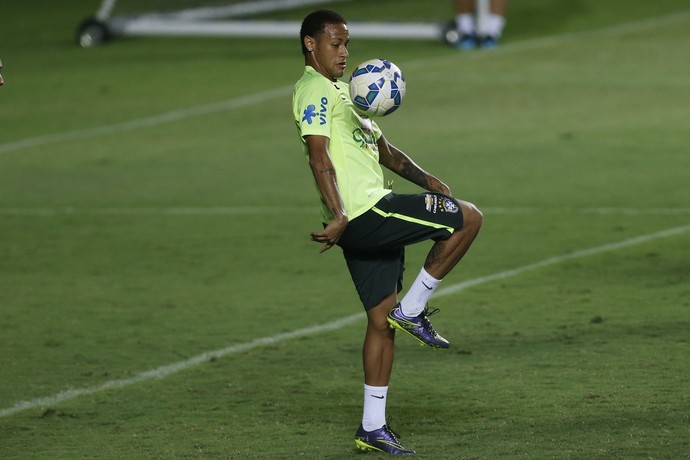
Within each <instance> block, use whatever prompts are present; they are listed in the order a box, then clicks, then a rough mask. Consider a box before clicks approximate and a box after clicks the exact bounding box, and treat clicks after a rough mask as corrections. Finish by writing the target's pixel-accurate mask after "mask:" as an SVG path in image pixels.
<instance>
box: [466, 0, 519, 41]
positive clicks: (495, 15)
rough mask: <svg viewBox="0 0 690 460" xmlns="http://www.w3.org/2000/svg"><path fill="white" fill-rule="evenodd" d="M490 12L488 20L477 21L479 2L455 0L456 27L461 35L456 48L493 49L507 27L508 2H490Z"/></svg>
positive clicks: (495, 0)
mask: <svg viewBox="0 0 690 460" xmlns="http://www.w3.org/2000/svg"><path fill="white" fill-rule="evenodd" d="M488 1H489V11H488V15H487V16H486V19H485V20H483V21H477V3H479V1H478V0H455V13H456V16H455V25H456V28H457V32H458V35H459V40H458V42H457V44H456V46H457V47H458V48H459V49H462V50H471V49H474V48H476V47H477V46H481V47H482V48H485V49H492V48H495V47H496V46H498V42H499V41H500V39H501V35H502V34H503V28H504V27H505V24H506V20H505V11H506V6H507V3H508V0H488Z"/></svg>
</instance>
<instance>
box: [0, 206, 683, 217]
mask: <svg viewBox="0 0 690 460" xmlns="http://www.w3.org/2000/svg"><path fill="white" fill-rule="evenodd" d="M481 210H482V212H483V213H484V214H486V215H527V214H588V215H599V216H612V215H616V216H687V215H690V208H622V207H617V208H603V207H602V208H561V209H556V208H539V207H515V208H506V207H482V208H481ZM253 214H258V215H267V214H271V215H277V214H280V215H291V214H308V215H313V216H316V215H317V214H318V209H317V208H316V207H309V206H304V207H299V206H285V207H272V206H210V207H184V206H179V207H160V208H157V207H154V208H143V207H142V208H117V207H104V208H75V207H69V206H67V207H58V208H0V216H18V217H55V216H63V215H70V216H72V215H74V216H79V215H81V216H155V215H160V216H246V215H253Z"/></svg>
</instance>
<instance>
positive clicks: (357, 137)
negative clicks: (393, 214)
mask: <svg viewBox="0 0 690 460" xmlns="http://www.w3.org/2000/svg"><path fill="white" fill-rule="evenodd" d="M292 111H293V114H294V116H295V123H296V124H297V130H298V132H299V136H300V140H301V141H302V148H303V151H304V153H305V155H306V156H307V158H309V152H308V151H307V143H306V141H305V140H304V137H305V136H309V135H316V136H326V137H328V138H329V139H330V142H329V147H328V151H329V154H330V157H331V161H332V162H333V166H334V167H335V174H336V180H337V182H338V189H339V190H340V196H341V198H342V200H343V204H344V205H345V212H346V213H347V216H348V219H350V220H352V219H354V218H355V217H357V216H360V215H362V214H364V213H365V212H366V211H368V210H369V209H370V208H371V207H372V206H374V205H375V204H376V203H377V202H378V201H379V200H380V199H381V198H383V197H384V196H386V195H387V194H389V193H390V190H388V189H386V188H385V187H384V178H383V170H382V169H381V165H380V164H379V151H378V147H377V145H376V141H377V139H378V138H379V137H381V130H380V129H379V127H378V126H377V125H376V123H375V122H373V121H372V120H370V119H368V118H364V117H361V116H360V115H358V114H357V112H356V111H355V107H354V105H353V103H352V100H351V99H350V93H349V90H348V85H347V84H346V83H343V82H341V81H331V80H329V79H328V78H326V77H324V76H323V75H321V74H320V73H318V72H317V71H316V70H315V69H314V68H313V67H311V66H306V68H305V70H304V75H302V78H300V79H299V81H298V82H297V83H296V84H295V92H294V93H293V96H292ZM317 190H318V189H317ZM321 219H322V221H323V222H324V223H328V222H330V221H331V220H333V215H332V213H331V212H330V210H329V209H328V207H327V206H326V205H325V203H324V200H323V197H322V198H321Z"/></svg>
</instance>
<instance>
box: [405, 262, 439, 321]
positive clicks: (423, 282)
mask: <svg viewBox="0 0 690 460" xmlns="http://www.w3.org/2000/svg"><path fill="white" fill-rule="evenodd" d="M439 283H441V280H437V279H436V278H434V277H433V276H431V275H430V274H428V273H427V272H426V270H424V267H422V269H421V270H420V272H419V275H417V279H416V280H414V283H412V286H410V289H409V290H408V291H407V294H405V297H403V299H402V300H401V301H400V311H401V312H402V314H403V315H405V316H407V317H408V318H414V317H415V316H419V314H420V313H421V312H422V311H424V307H426V303H427V302H428V301H429V297H431V294H433V293H434V291H435V290H436V287H437V286H438V285H439Z"/></svg>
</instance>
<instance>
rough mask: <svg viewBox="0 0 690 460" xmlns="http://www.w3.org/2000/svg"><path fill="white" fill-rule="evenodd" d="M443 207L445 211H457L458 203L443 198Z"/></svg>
mask: <svg viewBox="0 0 690 460" xmlns="http://www.w3.org/2000/svg"><path fill="white" fill-rule="evenodd" d="M443 209H445V210H446V212H451V213H453V214H455V213H457V212H458V205H457V204H455V201H453V200H451V199H448V198H444V199H443Z"/></svg>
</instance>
